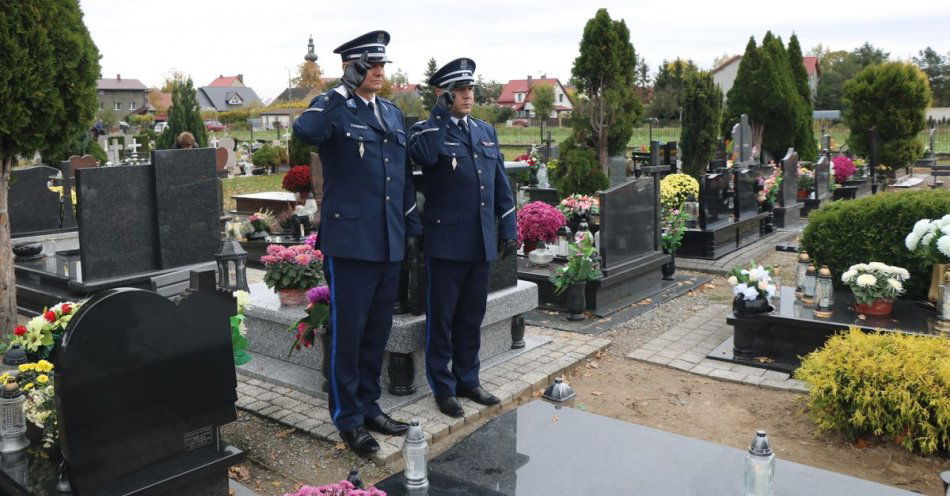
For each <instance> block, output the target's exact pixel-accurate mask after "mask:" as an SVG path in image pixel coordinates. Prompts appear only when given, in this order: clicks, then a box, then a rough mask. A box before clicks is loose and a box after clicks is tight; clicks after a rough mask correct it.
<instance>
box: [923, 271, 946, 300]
mask: <svg viewBox="0 0 950 496" xmlns="http://www.w3.org/2000/svg"><path fill="white" fill-rule="evenodd" d="M948 270H950V264H934V267H933V272H932V273H931V275H930V290H929V291H927V299H928V300H930V302H931V303H937V298H938V297H937V289H938V287H939V286H940V285H941V284H943V276H944V274H946V273H947V271H948Z"/></svg>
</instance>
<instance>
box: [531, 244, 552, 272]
mask: <svg viewBox="0 0 950 496" xmlns="http://www.w3.org/2000/svg"><path fill="white" fill-rule="evenodd" d="M528 260H530V261H531V263H533V264H534V265H536V266H538V267H547V266H548V264H549V263H551V260H554V252H553V251H551V249H550V248H548V245H547V243H545V242H544V241H538V247H537V248H535V249H533V250H531V251H530V252H529V253H528Z"/></svg>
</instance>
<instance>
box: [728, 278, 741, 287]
mask: <svg viewBox="0 0 950 496" xmlns="http://www.w3.org/2000/svg"><path fill="white" fill-rule="evenodd" d="M729 284H731V285H733V286H735V285H736V284H739V279H736V276H729Z"/></svg>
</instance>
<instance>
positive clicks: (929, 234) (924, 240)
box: [920, 229, 936, 246]
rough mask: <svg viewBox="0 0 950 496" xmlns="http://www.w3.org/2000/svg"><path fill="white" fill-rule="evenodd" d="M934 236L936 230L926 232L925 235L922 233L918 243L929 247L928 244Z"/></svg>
mask: <svg viewBox="0 0 950 496" xmlns="http://www.w3.org/2000/svg"><path fill="white" fill-rule="evenodd" d="M935 234H936V229H934V230H931V231H927V232H926V233H924V236H923V237H922V238H920V242H921V243H923V244H924V245H925V246H926V245H929V244H930V242H931V241H932V240H933V239H934V235H935Z"/></svg>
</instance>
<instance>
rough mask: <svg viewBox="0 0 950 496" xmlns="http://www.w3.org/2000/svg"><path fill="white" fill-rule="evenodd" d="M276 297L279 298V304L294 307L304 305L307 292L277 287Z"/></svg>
mask: <svg viewBox="0 0 950 496" xmlns="http://www.w3.org/2000/svg"><path fill="white" fill-rule="evenodd" d="M277 297H278V298H280V304H281V306H285V307H295V306H301V305H306V304H307V303H309V301H307V292H306V291H304V290H302V289H278V290H277Z"/></svg>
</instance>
